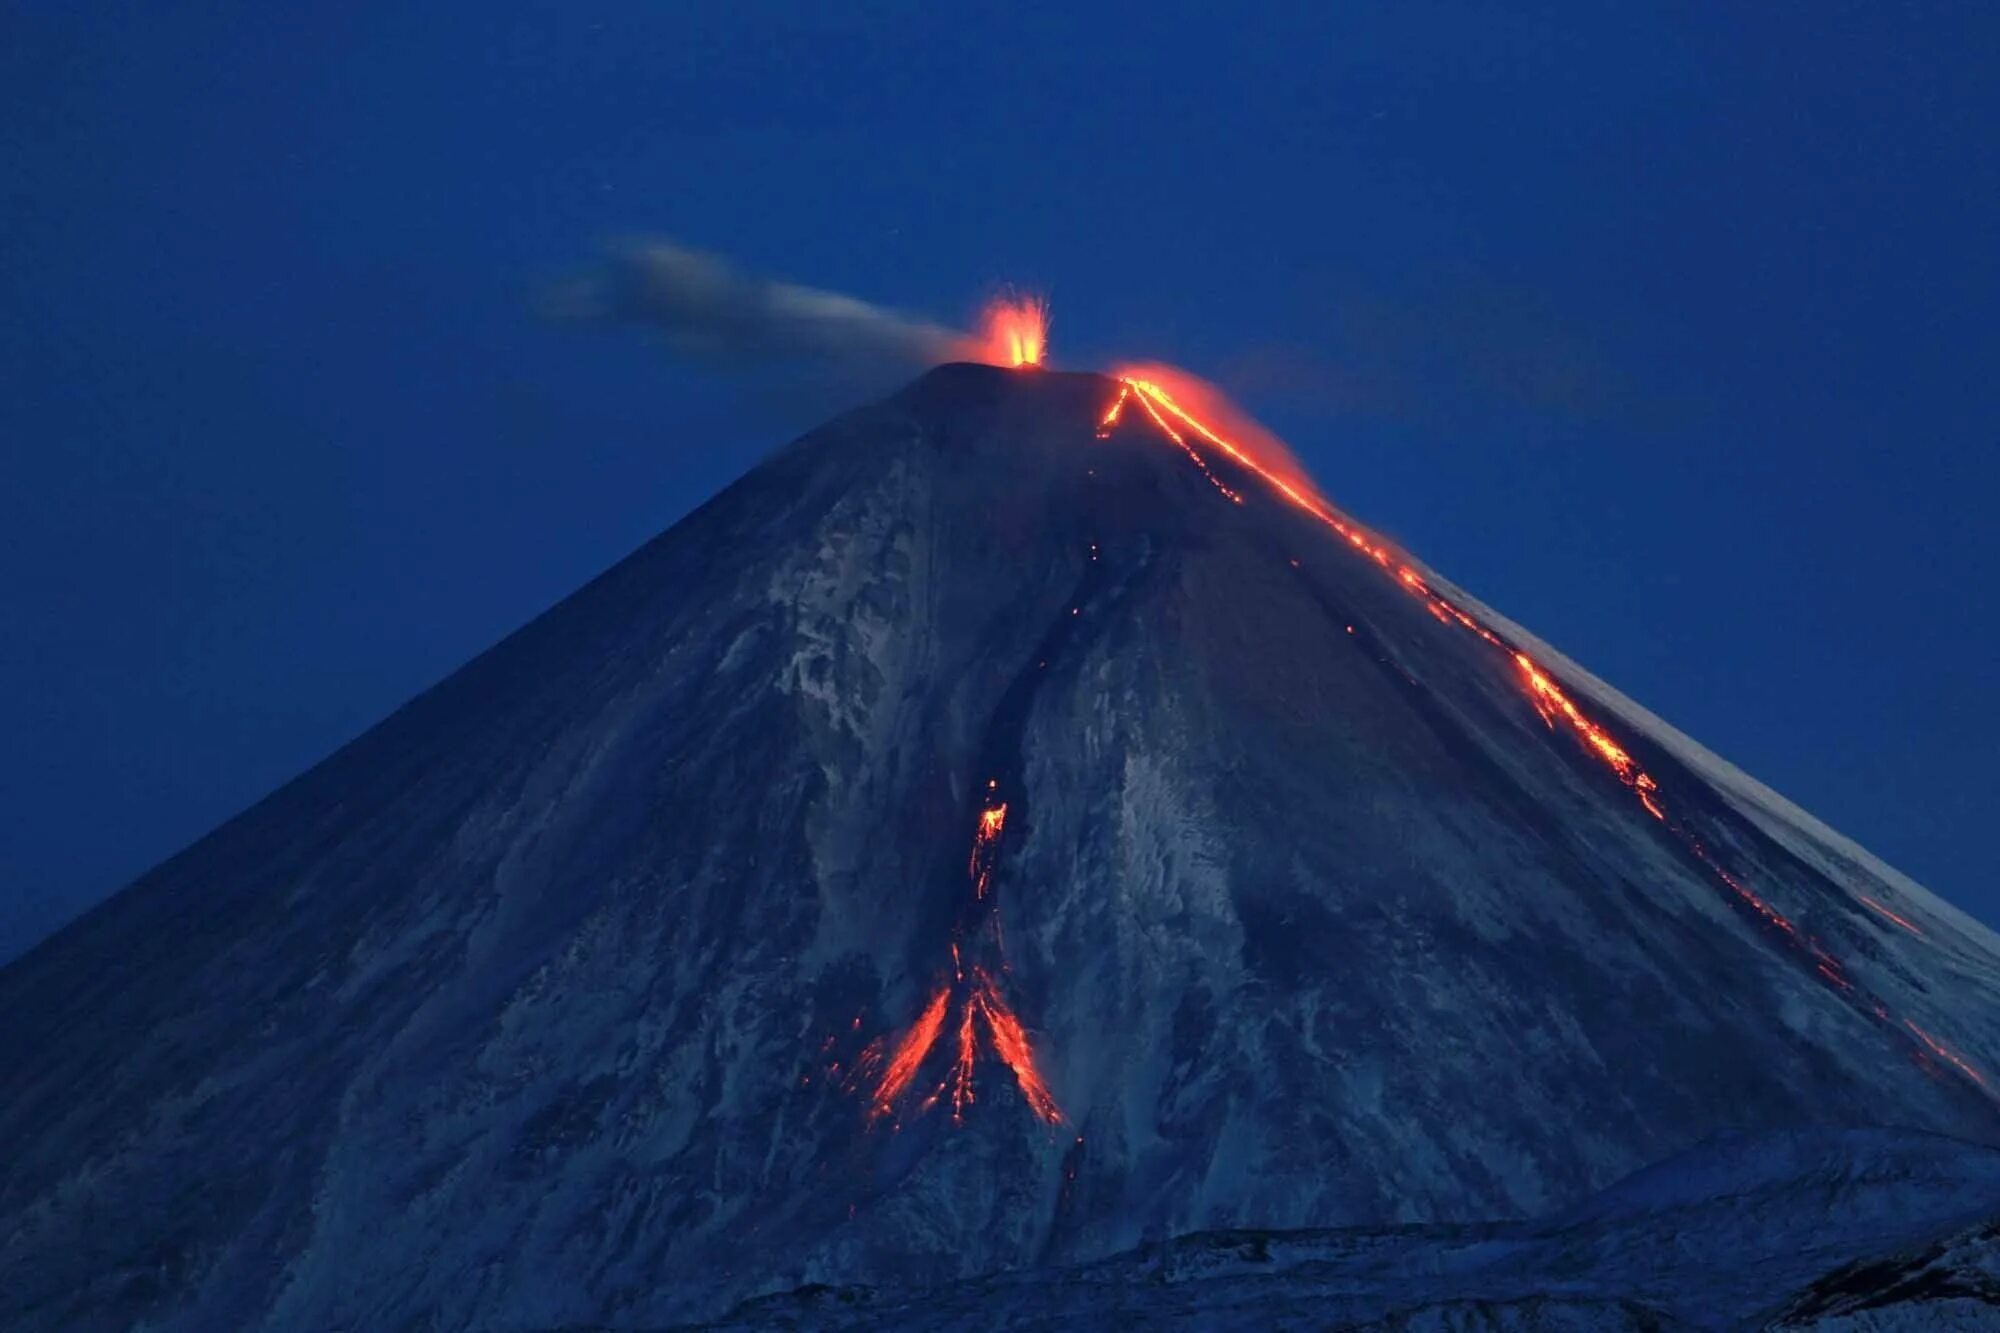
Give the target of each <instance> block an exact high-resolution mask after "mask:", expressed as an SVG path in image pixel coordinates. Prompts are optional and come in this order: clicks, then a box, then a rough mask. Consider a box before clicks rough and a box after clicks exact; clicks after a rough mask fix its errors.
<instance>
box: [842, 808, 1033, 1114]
mask: <svg viewBox="0 0 2000 1333" xmlns="http://www.w3.org/2000/svg"><path fill="white" fill-rule="evenodd" d="M999 786H1000V783H999V779H997V778H994V779H989V780H988V781H987V784H986V792H985V800H984V803H983V804H982V806H981V808H980V811H979V815H978V818H977V820H976V821H975V823H974V825H973V833H972V853H971V856H970V857H969V859H968V861H967V865H966V873H967V876H968V878H969V880H970V881H971V887H972V898H973V908H974V910H975V912H977V911H979V910H981V909H990V904H988V903H987V901H986V899H987V895H988V893H989V892H990V891H991V888H992V880H993V868H994V865H995V862H996V861H997V859H998V857H999V851H1000V839H1001V835H1002V833H1004V832H1005V830H1006V827H1007V802H1005V801H1004V800H1002V799H1000V795H999ZM986 919H988V920H990V921H992V923H993V924H994V926H995V928H996V939H997V927H998V918H997V917H995V916H992V915H991V914H990V911H989V912H988V915H987V918H986ZM954 1006H956V1008H957V1010H958V1021H957V1022H956V1023H954V1024H952V1025H951V1036H950V1038H949V1040H950V1041H951V1042H952V1043H954V1051H953V1054H952V1058H951V1063H950V1064H949V1066H947V1067H946V1069H945V1071H944V1075H943V1077H942V1078H941V1079H940V1080H939V1081H938V1083H937V1086H936V1087H934V1088H932V1089H931V1090H930V1091H929V1092H928V1093H926V1094H925V1095H924V1097H923V1099H922V1100H921V1101H919V1102H918V1103H917V1113H918V1114H919V1115H921V1114H923V1113H925V1112H927V1111H929V1110H930V1109H931V1108H932V1107H934V1106H936V1105H937V1104H938V1103H939V1102H940V1101H944V1100H946V1099H947V1098H948V1099H949V1100H950V1102H951V1118H952V1123H953V1124H961V1123H963V1122H964V1119H965V1108H966V1107H968V1106H970V1105H971V1104H972V1103H973V1100H974V1098H973V1070H974V1068H975V1066H976V1065H977V1064H978V1060H979V1053H980V1050H981V1048H982V1046H983V1047H984V1048H985V1049H986V1050H989V1051H991V1052H992V1053H993V1054H994V1055H997V1056H998V1057H999V1058H1000V1061H1001V1063H1002V1064H1004V1065H1006V1066H1007V1068H1008V1069H1009V1070H1011V1071H1012V1072H1013V1075H1014V1081H1015V1083H1016V1084H1017V1085H1018V1086H1019V1087H1020V1089H1021V1095H1022V1097H1024V1098H1026V1099H1027V1103H1028V1106H1029V1108H1030V1109H1031V1110H1033V1111H1034V1113H1035V1114H1036V1115H1037V1116H1039V1117H1040V1118H1041V1119H1042V1120H1043V1121H1045V1122H1046V1123H1048V1124H1051V1125H1055V1124H1060V1123H1062V1118H1063V1115H1062V1110H1061V1108H1060V1107H1058V1106H1057V1105H1056V1099H1055V1097H1054V1096H1053V1095H1052V1094H1051V1093H1050V1092H1049V1087H1048V1084H1047V1082H1046V1081H1045V1080H1044V1079H1043V1078H1042V1075H1041V1071H1040V1070H1039V1069H1037V1068H1036V1067H1035V1052H1034V1047H1033V1045H1032V1044H1031V1043H1030V1042H1029V1040H1028V1033H1027V1029H1026V1028H1025V1027H1023V1026H1022V1024H1021V1020H1020V1018H1019V1017H1017V1016H1016V1015H1015V1013H1014V1010H1013V1007H1012V1006H1011V1005H1009V1004H1008V1003H1007V997H1006V996H1005V995H1003V994H1002V993H1001V990H1000V983H999V982H998V981H996V980H995V979H994V977H993V975H992V973H990V972H988V971H987V970H986V969H985V968H984V967H981V966H979V965H977V964H973V965H970V966H968V965H967V964H966V962H965V959H964V955H963V954H962V952H961V951H960V948H959V941H958V940H957V939H956V938H954V939H953V941H952V944H951V974H950V976H948V977H947V978H945V979H944V980H942V981H940V982H938V983H937V984H936V986H935V988H934V989H933V990H932V992H931V997H930V999H929V1001H928V1002H927V1003H926V1004H925V1005H924V1008H923V1012H922V1013H921V1014H919V1015H918V1016H917V1021H916V1022H915V1023H913V1024H911V1025H910V1027H909V1029H908V1030H907V1031H905V1032H904V1033H902V1035H900V1036H899V1037H897V1038H896V1039H895V1041H893V1042H890V1041H888V1040H886V1039H877V1040H876V1041H875V1042H873V1043H871V1044H870V1045H869V1046H868V1047H866V1048H865V1049H864V1050H863V1051H862V1052H861V1055H860V1057H859V1058H858V1059H857V1060H856V1061H855V1064H854V1069H853V1070H852V1072H851V1074H850V1077H849V1086H850V1087H853V1088H855V1089H856V1090H859V1091H863V1092H865V1093H866V1095H867V1097H868V1102H869V1106H868V1117H869V1119H870V1120H871V1121H874V1120H881V1119H883V1118H884V1117H889V1116H893V1115H895V1113H896V1110H897V1108H898V1106H899V1105H900V1104H901V1103H902V1101H903V1099H904V1094H905V1093H907V1092H909V1091H910V1087H911V1084H913V1083H914V1082H915V1081H916V1078H917V1074H918V1072H919V1071H920V1070H921V1069H922V1068H923V1067H924V1064H925V1062H926V1060H927V1059H928V1057H929V1056H930V1054H931V1051H932V1049H933V1048H934V1047H936V1046H937V1045H938V1042H939V1039H940V1038H941V1037H943V1036H944V1035H945V1030H946V1021H945V1020H946V1018H947V1017H948V1016H949V1014H950V1011H951V1010H952V1008H953V1007H954ZM982 1032H983V1033H984V1041H983V1042H982V1040H981V1033H982Z"/></svg>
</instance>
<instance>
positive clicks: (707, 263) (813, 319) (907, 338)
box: [542, 240, 973, 375]
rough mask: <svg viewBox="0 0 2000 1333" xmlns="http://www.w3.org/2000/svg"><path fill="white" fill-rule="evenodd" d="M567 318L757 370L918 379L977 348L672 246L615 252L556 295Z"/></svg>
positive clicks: (848, 300)
mask: <svg viewBox="0 0 2000 1333" xmlns="http://www.w3.org/2000/svg"><path fill="white" fill-rule="evenodd" d="M542 305H543V310H544V313H546V314H548V315H550V316H552V317H555V318H558V319H572V320H585V321H592V322H603V323H617V324H639V325H645V326H648V327H651V328H655V329H658V330H659V331H660V332H661V333H663V334H665V335H666V338H667V342H668V344H669V346H671V347H672V348H673V349H674V350H675V351H677V352H680V353H682V354H684V355H687V356H690V357H695V358H699V359H702V360H706V361H710V362H713V363H717V364H721V365H726V366H732V367H735V368H739V369H751V368H757V367H763V366H769V365H773V364H790V365H794V366H816V367H818V368H820V369H822V370H824V371H828V372H832V373H834V374H850V373H858V374H869V375H873V374H883V373H890V372H904V373H907V372H910V371H914V370H918V369H922V368H924V367H927V366H933V365H936V364H937V363H939V362H941V361H949V360H952V359H954V358H955V357H959V356H962V355H964V354H965V349H966V348H967V347H969V346H970V345H971V343H972V341H973V340H972V339H971V338H970V337H969V336H968V335H966V334H964V333H960V332H957V331H955V330H952V329H947V328H944V327H942V326H940V325H937V324H931V323H928V322H926V321H924V320H920V319H914V318H912V317H910V316H908V315H904V314H901V313H899V312H897V311H894V310H888V309H885V308H883V307H881V306H878V305H871V304H870V303H868V302H866V301H862V300H859V299H857V298H855V297H852V296H845V295H842V294H841V293H839V292H829V291H823V290H820V289H818V288H814V287H801V286H797V285H795V284H793V283H788V282H780V281H777V280H775V279H772V278H765V277H759V276H757V275H755V274H749V273H744V272H742V271H741V270H739V269H737V268H736V267H735V266H734V265H732V264H731V263H729V261H728V260H726V259H723V258H721V257H720V256H718V255H712V254H707V253H705V252H703V251H700V250H692V249H689V248H687V247H685V246H681V245H676V244H675V243H673V242H672V241H666V240H645V241H637V242H632V243H628V244H625V245H622V246H619V247H617V248H615V249H614V250H613V251H612V253H611V254H610V256H609V257H608V258H607V259H606V261H605V262H604V263H603V264H602V265H601V266H600V267H599V268H598V269H597V270H596V271H594V272H592V273H589V274H586V275H584V276H582V277H580V278H577V279H574V280H572V281H571V282H569V283H566V284H563V285H562V286H559V287H557V288H555V289H554V290H552V291H551V292H549V293H547V294H546V296H545V297H544V300H543V302H542Z"/></svg>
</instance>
